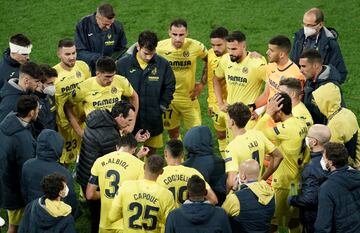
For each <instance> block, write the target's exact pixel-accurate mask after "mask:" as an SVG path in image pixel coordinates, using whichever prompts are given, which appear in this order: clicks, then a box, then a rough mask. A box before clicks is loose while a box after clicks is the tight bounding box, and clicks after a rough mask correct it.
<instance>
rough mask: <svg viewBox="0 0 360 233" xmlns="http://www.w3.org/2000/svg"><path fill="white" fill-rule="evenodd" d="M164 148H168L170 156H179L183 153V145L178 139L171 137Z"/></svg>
mask: <svg viewBox="0 0 360 233" xmlns="http://www.w3.org/2000/svg"><path fill="white" fill-rule="evenodd" d="M165 149H167V150H169V152H170V156H171V157H173V158H179V157H180V156H181V155H183V153H184V145H183V143H182V141H180V140H179V139H171V140H169V141H167V142H166V145H165Z"/></svg>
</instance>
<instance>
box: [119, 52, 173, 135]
mask: <svg viewBox="0 0 360 233" xmlns="http://www.w3.org/2000/svg"><path fill="white" fill-rule="evenodd" d="M137 52H138V51H137V49H134V51H133V54H132V55H128V56H125V57H123V58H121V59H120V60H119V61H118V62H117V73H118V74H120V75H122V76H124V77H126V78H127V80H129V82H130V83H131V86H132V87H133V88H134V90H135V91H136V93H137V94H138V95H139V112H138V114H137V120H136V125H135V129H134V132H137V131H138V130H139V129H145V130H148V131H149V132H150V135H151V136H156V135H159V134H161V133H162V132H163V130H164V127H163V123H162V113H163V111H165V110H166V109H167V107H168V106H169V104H170V102H171V100H172V99H173V93H174V91H175V76H174V73H173V71H172V69H171V66H170V65H169V62H168V61H167V60H166V59H165V58H163V57H161V56H159V55H157V54H155V55H154V56H153V57H152V58H151V60H150V61H149V62H148V65H147V67H146V68H145V69H144V70H143V69H142V68H141V67H140V65H139V62H138V61H137V59H136V54H137Z"/></svg>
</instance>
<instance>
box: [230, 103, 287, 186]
mask: <svg viewBox="0 0 360 233" xmlns="http://www.w3.org/2000/svg"><path fill="white" fill-rule="evenodd" d="M227 110H228V126H229V128H230V129H231V131H232V133H233V135H234V139H233V140H232V141H231V142H230V143H229V144H228V145H227V147H226V150H225V172H226V173H227V180H226V187H227V191H230V189H231V188H232V187H233V186H234V179H235V176H236V174H237V173H238V170H239V164H240V163H242V162H243V161H245V160H247V159H254V160H256V161H257V162H258V163H259V165H260V177H258V178H262V179H264V180H266V179H267V178H268V177H269V176H270V175H271V174H272V173H273V172H274V171H275V170H276V169H277V168H278V166H279V164H280V162H281V160H282V159H283V156H282V154H281V152H280V151H279V150H278V149H277V148H276V147H275V146H274V144H273V143H271V142H270V141H269V139H267V138H266V137H265V135H264V134H263V133H262V132H260V131H257V130H246V129H245V126H246V124H247V122H248V121H249V120H250V117H251V113H250V109H249V107H248V106H246V105H245V104H243V103H235V104H233V105H229V106H228V109H227ZM266 154H267V155H269V156H270V166H269V167H268V168H267V170H266V171H265V168H264V165H263V162H264V157H265V155H266Z"/></svg>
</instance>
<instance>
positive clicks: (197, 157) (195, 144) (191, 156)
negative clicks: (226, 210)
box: [183, 126, 226, 205]
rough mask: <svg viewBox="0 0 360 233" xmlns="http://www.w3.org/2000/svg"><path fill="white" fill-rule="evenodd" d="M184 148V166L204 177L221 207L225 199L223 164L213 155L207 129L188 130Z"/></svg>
mask: <svg viewBox="0 0 360 233" xmlns="http://www.w3.org/2000/svg"><path fill="white" fill-rule="evenodd" d="M184 147H185V149H186V151H187V152H188V158H187V160H185V162H184V163H183V164H184V166H187V167H192V168H195V169H196V170H198V171H199V172H200V173H201V174H202V175H203V176H204V178H205V180H206V182H208V184H209V185H210V186H211V188H212V189H213V190H214V192H215V194H216V196H217V197H218V200H219V205H221V204H222V202H223V201H224V200H225V198H226V173H225V162H224V160H223V159H222V158H220V157H218V156H216V155H214V152H213V140H212V135H211V132H210V129H209V127H207V126H196V127H193V128H191V129H189V131H187V133H186V134H185V137H184Z"/></svg>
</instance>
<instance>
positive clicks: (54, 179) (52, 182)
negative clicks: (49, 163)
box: [41, 172, 66, 200]
mask: <svg viewBox="0 0 360 233" xmlns="http://www.w3.org/2000/svg"><path fill="white" fill-rule="evenodd" d="M64 183H66V178H65V176H63V175H61V174H59V173H57V172H54V173H51V174H50V175H47V176H45V177H44V178H43V179H42V181H41V187H42V190H43V192H44V195H45V198H47V199H50V200H55V199H56V198H57V197H58V196H59V192H60V191H61V190H63V189H64V188H65V186H64Z"/></svg>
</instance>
